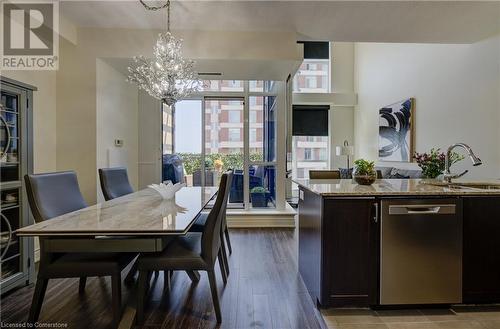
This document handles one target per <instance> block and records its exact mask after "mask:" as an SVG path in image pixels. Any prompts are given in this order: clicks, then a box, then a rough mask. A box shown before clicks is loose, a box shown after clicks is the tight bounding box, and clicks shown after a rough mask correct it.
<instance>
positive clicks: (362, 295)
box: [322, 198, 378, 306]
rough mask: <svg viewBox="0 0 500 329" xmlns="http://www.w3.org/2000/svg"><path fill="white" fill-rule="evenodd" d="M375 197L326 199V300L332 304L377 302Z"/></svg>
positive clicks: (324, 230) (368, 303) (324, 277)
mask: <svg viewBox="0 0 500 329" xmlns="http://www.w3.org/2000/svg"><path fill="white" fill-rule="evenodd" d="M375 202H376V201H375V200H374V199H371V198H367V199H327V200H325V202H324V217H323V228H324V229H323V232H322V234H323V250H324V252H323V264H324V271H323V280H322V281H323V282H324V290H323V292H324V293H325V294H327V295H326V296H323V297H324V298H323V300H327V301H328V304H329V306H368V305H372V304H375V303H376V297H377V296H376V295H377V293H376V291H377V278H378V276H377V270H376V268H377V262H378V252H377V231H378V220H377V218H378V216H377V213H376V211H377V209H378V207H377V206H375Z"/></svg>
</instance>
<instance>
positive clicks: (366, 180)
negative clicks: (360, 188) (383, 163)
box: [352, 159, 377, 185]
mask: <svg viewBox="0 0 500 329" xmlns="http://www.w3.org/2000/svg"><path fill="white" fill-rule="evenodd" d="M352 178H353V179H354V181H355V182H356V183H358V184H359V185H371V184H373V183H374V182H375V180H376V179H377V172H376V171H375V163H374V162H373V161H367V160H365V159H358V160H356V161H354V169H353V171H352Z"/></svg>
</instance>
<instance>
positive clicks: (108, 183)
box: [99, 167, 134, 201]
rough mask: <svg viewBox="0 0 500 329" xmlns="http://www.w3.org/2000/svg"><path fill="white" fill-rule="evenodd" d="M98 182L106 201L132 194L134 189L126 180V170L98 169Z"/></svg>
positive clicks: (122, 168)
mask: <svg viewBox="0 0 500 329" xmlns="http://www.w3.org/2000/svg"><path fill="white" fill-rule="evenodd" d="M99 180H100V181H101V189H102V194H103V196H104V200H106V201H108V200H112V199H115V198H118V197H120V196H122V195H126V194H130V193H134V189H133V188H132V186H131V185H130V182H129V180H128V175H127V168H124V167H116V168H101V169H99Z"/></svg>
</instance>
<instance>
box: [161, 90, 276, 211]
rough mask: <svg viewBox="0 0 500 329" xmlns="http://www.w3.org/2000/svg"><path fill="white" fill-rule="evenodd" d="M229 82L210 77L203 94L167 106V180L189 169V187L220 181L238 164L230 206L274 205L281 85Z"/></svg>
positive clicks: (165, 128)
mask: <svg viewBox="0 0 500 329" xmlns="http://www.w3.org/2000/svg"><path fill="white" fill-rule="evenodd" d="M228 81H229V80H228ZM228 81H225V80H220V81H216V80H214V81H210V83H207V87H206V91H204V92H202V93H201V94H200V95H199V96H198V97H199V98H196V99H189V100H183V101H180V102H178V103H177V104H176V105H175V108H172V109H170V108H169V107H166V106H165V107H164V109H163V154H164V155H163V180H164V181H165V180H171V181H176V175H177V176H179V175H180V173H182V172H184V177H185V181H186V183H187V185H188V186H217V185H218V184H219V181H220V176H221V174H222V173H223V172H224V171H225V170H227V169H233V170H234V178H233V183H232V186H231V190H230V195H229V207H231V208H246V209H248V208H269V207H275V206H276V196H277V183H276V177H277V168H278V166H277V165H276V163H277V141H276V139H277V116H278V102H277V99H278V97H277V91H273V90H272V87H273V86H276V85H274V84H273V83H270V82H267V81H266V82H264V81H250V82H248V81H233V82H231V81H229V82H231V83H229V82H228ZM275 89H276V88H275Z"/></svg>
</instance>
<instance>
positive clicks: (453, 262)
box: [380, 198, 462, 305]
mask: <svg viewBox="0 0 500 329" xmlns="http://www.w3.org/2000/svg"><path fill="white" fill-rule="evenodd" d="M380 234H381V248H380V254H381V255H380V256H381V258H380V304H382V305H401V304H453V303H461V302H462V207H461V203H460V200H459V199H452V198H449V199H444V198H443V199H387V200H382V201H381V230H380Z"/></svg>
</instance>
